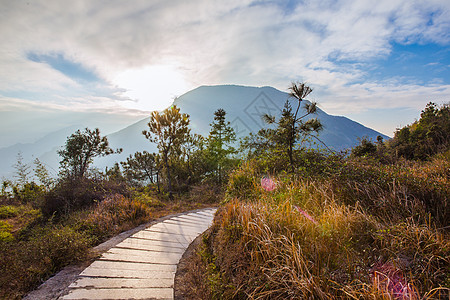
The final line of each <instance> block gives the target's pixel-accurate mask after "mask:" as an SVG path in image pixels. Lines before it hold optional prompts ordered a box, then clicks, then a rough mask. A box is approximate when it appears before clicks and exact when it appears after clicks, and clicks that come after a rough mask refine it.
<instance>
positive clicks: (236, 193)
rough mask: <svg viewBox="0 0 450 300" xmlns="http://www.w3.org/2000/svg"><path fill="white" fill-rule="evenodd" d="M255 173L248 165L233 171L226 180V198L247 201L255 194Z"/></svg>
mask: <svg viewBox="0 0 450 300" xmlns="http://www.w3.org/2000/svg"><path fill="white" fill-rule="evenodd" d="M255 180H257V179H256V173H255V171H254V169H253V167H252V165H251V164H250V163H244V164H243V165H242V166H241V167H239V168H237V169H236V170H234V171H233V172H232V173H231V174H230V176H229V179H228V186H227V192H226V195H227V198H229V199H233V198H239V199H249V198H252V197H253V196H255V194H256V193H257V191H256V190H257V189H256V186H257V183H255Z"/></svg>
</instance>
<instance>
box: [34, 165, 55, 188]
mask: <svg viewBox="0 0 450 300" xmlns="http://www.w3.org/2000/svg"><path fill="white" fill-rule="evenodd" d="M34 165H35V168H34V176H35V177H36V178H37V179H38V180H39V182H40V183H41V186H42V187H43V188H45V189H50V188H51V187H52V186H53V184H54V180H53V179H52V178H51V177H50V174H49V173H48V170H47V168H46V167H45V165H44V164H43V163H42V162H41V161H40V160H39V158H36V159H35V160H34Z"/></svg>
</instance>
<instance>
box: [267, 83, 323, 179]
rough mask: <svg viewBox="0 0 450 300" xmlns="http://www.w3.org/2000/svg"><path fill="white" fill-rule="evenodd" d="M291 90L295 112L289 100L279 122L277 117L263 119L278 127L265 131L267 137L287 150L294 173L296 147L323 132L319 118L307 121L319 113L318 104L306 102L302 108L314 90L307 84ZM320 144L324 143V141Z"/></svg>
mask: <svg viewBox="0 0 450 300" xmlns="http://www.w3.org/2000/svg"><path fill="white" fill-rule="evenodd" d="M289 90H290V93H289V96H290V98H294V99H295V100H296V104H297V107H296V109H295V112H293V110H292V106H291V104H290V103H289V99H288V100H286V103H285V105H284V109H283V111H282V114H281V117H280V119H279V120H278V121H276V119H275V116H270V115H264V116H263V118H264V120H265V121H266V122H267V123H269V124H276V125H278V126H277V128H276V129H275V130H265V135H266V136H269V137H271V138H273V139H274V141H275V143H276V144H277V145H279V146H281V148H282V149H285V152H286V154H287V156H288V158H289V164H290V167H291V170H292V172H294V171H295V163H294V148H295V146H296V145H297V144H298V142H299V141H300V139H303V138H305V137H313V138H316V139H318V138H317V136H315V135H314V133H318V132H319V131H320V130H322V124H321V123H320V121H319V120H318V119H317V118H313V119H308V120H306V121H305V118H306V117H307V116H309V115H311V114H314V113H316V111H317V104H316V103H315V102H305V103H304V104H303V106H302V102H303V101H304V100H305V98H306V97H307V96H308V95H309V94H310V93H311V92H312V88H310V87H309V86H307V85H306V84H305V83H292V85H291V87H289ZM300 108H303V110H304V113H303V114H300V115H299V113H300ZM319 141H320V140H319ZM320 142H321V143H323V142H322V141H320ZM324 145H325V144H324ZM325 146H326V145H325Z"/></svg>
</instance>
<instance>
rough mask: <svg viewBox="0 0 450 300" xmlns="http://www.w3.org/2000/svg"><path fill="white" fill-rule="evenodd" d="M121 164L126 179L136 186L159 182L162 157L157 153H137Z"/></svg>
mask: <svg viewBox="0 0 450 300" xmlns="http://www.w3.org/2000/svg"><path fill="white" fill-rule="evenodd" d="M120 164H121V165H122V167H123V169H124V174H125V177H126V178H127V179H128V180H129V181H131V182H134V183H135V184H136V183H137V184H139V183H140V182H147V183H154V181H159V172H160V170H161V165H160V157H159V155H158V154H156V153H148V152H147V151H143V152H136V153H135V154H134V155H130V156H129V157H128V158H127V161H126V162H121V163H120ZM155 176H156V180H155Z"/></svg>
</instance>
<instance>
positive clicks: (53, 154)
mask: <svg viewBox="0 0 450 300" xmlns="http://www.w3.org/2000/svg"><path fill="white" fill-rule="evenodd" d="M79 128H83V127H82V126H70V127H66V128H64V129H61V130H58V131H55V132H52V133H49V134H47V135H46V136H44V137H43V138H41V139H39V140H37V141H36V142H34V143H26V144H22V143H19V144H15V145H12V146H9V147H5V148H0V157H1V159H0V178H1V177H4V178H12V177H13V173H14V168H13V165H14V164H15V163H16V162H17V155H18V154H19V153H21V155H22V158H23V163H26V164H29V165H32V163H33V161H34V160H35V159H36V158H39V160H40V161H41V162H42V163H44V164H45V166H46V167H47V168H48V171H49V172H50V174H52V175H55V176H56V174H57V173H58V161H59V159H58V154H57V151H58V150H59V149H60V148H61V147H62V146H63V145H64V143H65V141H66V139H67V137H68V136H70V135H71V134H72V133H74V132H75V131H76V130H77V129H79Z"/></svg>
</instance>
